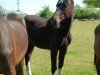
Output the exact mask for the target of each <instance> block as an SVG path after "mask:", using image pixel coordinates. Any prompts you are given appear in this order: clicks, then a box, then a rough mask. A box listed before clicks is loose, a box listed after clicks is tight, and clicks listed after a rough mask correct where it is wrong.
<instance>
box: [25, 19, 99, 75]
mask: <svg viewBox="0 0 100 75" xmlns="http://www.w3.org/2000/svg"><path fill="white" fill-rule="evenodd" d="M99 23H100V20H96V21H74V22H73V25H72V30H71V33H72V36H73V39H72V43H71V44H70V46H69V48H68V52H67V54H66V58H65V62H64V67H63V75H96V71H95V67H94V65H93V57H94V49H93V47H94V46H93V45H94V29H95V27H96V26H97V25H98V24H99ZM31 69H32V75H51V61H50V51H48V50H42V49H39V48H36V47H35V50H34V51H33V54H32V58H31ZM24 73H25V75H27V74H26V69H25V67H24Z"/></svg>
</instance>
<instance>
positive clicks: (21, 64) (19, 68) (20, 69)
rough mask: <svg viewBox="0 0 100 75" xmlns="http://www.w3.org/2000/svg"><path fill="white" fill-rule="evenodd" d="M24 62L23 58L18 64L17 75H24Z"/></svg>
mask: <svg viewBox="0 0 100 75" xmlns="http://www.w3.org/2000/svg"><path fill="white" fill-rule="evenodd" d="M23 64H24V59H22V60H21V62H20V63H19V64H18V65H17V66H16V74H17V75H23Z"/></svg>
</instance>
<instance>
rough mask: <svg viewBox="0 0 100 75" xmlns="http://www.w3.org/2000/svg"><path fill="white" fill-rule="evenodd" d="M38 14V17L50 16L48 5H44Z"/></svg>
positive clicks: (47, 17)
mask: <svg viewBox="0 0 100 75" xmlns="http://www.w3.org/2000/svg"><path fill="white" fill-rule="evenodd" d="M38 14H39V16H40V17H43V18H46V19H49V18H50V17H51V16H52V14H53V12H52V11H51V10H50V8H49V6H44V7H43V10H41V11H40V12H39V13H38Z"/></svg>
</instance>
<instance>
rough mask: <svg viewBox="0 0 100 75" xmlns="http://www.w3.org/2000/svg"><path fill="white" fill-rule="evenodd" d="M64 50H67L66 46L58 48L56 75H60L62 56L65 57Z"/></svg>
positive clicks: (62, 62)
mask: <svg viewBox="0 0 100 75" xmlns="http://www.w3.org/2000/svg"><path fill="white" fill-rule="evenodd" d="M66 51H67V47H62V48H61V49H60V50H59V58H58V60H59V63H58V75H62V67H63V64H64V58H65V54H66Z"/></svg>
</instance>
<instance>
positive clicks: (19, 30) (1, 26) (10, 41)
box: [0, 13, 28, 75]
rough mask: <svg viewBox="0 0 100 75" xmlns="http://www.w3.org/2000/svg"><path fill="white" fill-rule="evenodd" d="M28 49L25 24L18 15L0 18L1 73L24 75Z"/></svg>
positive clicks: (5, 74)
mask: <svg viewBox="0 0 100 75" xmlns="http://www.w3.org/2000/svg"><path fill="white" fill-rule="evenodd" d="M27 47H28V35H27V32H26V29H25V23H24V22H23V21H22V20H21V18H20V19H18V17H17V15H16V14H13V13H12V14H9V15H7V16H0V73H2V74H4V75H22V64H23V59H24V56H25V54H26V52H27Z"/></svg>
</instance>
